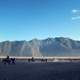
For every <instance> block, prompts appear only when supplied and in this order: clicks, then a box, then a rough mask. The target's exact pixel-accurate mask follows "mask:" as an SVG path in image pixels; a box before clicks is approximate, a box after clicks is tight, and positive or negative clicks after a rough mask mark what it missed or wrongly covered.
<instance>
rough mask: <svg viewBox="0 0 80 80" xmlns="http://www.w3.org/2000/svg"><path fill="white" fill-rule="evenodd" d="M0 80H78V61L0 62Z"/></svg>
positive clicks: (79, 75) (79, 65)
mask: <svg viewBox="0 0 80 80" xmlns="http://www.w3.org/2000/svg"><path fill="white" fill-rule="evenodd" d="M0 80H80V62H47V63H46V62H42V63H40V62H39V63H38V62H36V63H35V62H30V63H29V62H16V64H10V65H9V64H6V65H5V64H3V63H1V62H0Z"/></svg>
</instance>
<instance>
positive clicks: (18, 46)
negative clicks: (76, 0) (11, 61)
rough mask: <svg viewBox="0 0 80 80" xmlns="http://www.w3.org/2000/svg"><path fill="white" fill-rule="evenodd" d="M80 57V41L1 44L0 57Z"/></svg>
mask: <svg viewBox="0 0 80 80" xmlns="http://www.w3.org/2000/svg"><path fill="white" fill-rule="evenodd" d="M6 55H10V56H36V57H39V56H80V41H75V40H72V39H69V38H64V37H56V38H47V39H44V40H38V39H33V40H30V41H4V42H0V56H6Z"/></svg>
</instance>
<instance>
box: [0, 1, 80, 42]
mask: <svg viewBox="0 0 80 80" xmlns="http://www.w3.org/2000/svg"><path fill="white" fill-rule="evenodd" d="M47 37H53V38H54V37H69V38H72V39H75V40H80V0H0V41H5V40H11V41H13V40H31V39H33V38H38V39H45V38H47Z"/></svg>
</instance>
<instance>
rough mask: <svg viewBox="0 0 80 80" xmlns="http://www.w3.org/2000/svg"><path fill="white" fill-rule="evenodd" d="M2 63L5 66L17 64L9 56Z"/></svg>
mask: <svg viewBox="0 0 80 80" xmlns="http://www.w3.org/2000/svg"><path fill="white" fill-rule="evenodd" d="M2 62H3V63H4V64H15V58H10V57H9V56H7V57H6V58H4V59H2Z"/></svg>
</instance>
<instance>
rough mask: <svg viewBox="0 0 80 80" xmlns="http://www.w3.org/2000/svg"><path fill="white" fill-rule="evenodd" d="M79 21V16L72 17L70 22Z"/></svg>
mask: <svg viewBox="0 0 80 80" xmlns="http://www.w3.org/2000/svg"><path fill="white" fill-rule="evenodd" d="M78 19H80V16H76V17H72V20H78Z"/></svg>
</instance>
